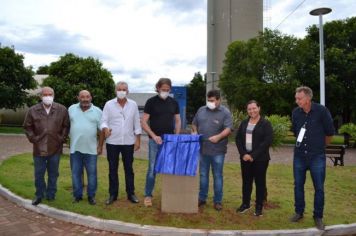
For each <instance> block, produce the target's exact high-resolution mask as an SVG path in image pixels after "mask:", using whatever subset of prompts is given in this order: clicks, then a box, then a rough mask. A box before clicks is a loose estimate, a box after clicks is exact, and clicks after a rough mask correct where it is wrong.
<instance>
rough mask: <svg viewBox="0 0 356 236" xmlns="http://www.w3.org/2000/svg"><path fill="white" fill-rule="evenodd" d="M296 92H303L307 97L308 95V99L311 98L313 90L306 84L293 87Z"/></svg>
mask: <svg viewBox="0 0 356 236" xmlns="http://www.w3.org/2000/svg"><path fill="white" fill-rule="evenodd" d="M295 92H296V93H301V92H303V93H304V94H305V95H307V96H308V97H310V99H312V98H313V90H312V89H311V88H309V87H307V86H300V87H298V88H296V89H295Z"/></svg>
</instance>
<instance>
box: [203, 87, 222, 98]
mask: <svg viewBox="0 0 356 236" xmlns="http://www.w3.org/2000/svg"><path fill="white" fill-rule="evenodd" d="M206 96H207V97H208V98H212V97H214V98H216V100H219V99H220V91H219V90H215V89H213V90H210V91H209V92H208V93H207V94H206Z"/></svg>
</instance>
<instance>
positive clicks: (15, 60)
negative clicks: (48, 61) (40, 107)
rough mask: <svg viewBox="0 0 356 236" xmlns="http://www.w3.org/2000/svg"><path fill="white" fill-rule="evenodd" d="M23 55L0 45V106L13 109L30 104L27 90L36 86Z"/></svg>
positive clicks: (31, 100) (31, 98) (30, 98)
mask: <svg viewBox="0 0 356 236" xmlns="http://www.w3.org/2000/svg"><path fill="white" fill-rule="evenodd" d="M23 59H24V57H23V55H21V54H18V53H16V52H15V50H14V48H10V47H2V46H1V45H0V108H7V109H14V110H16V108H19V107H22V106H23V105H25V104H27V105H32V104H33V102H34V100H33V96H30V95H29V92H28V90H30V89H34V88H36V85H37V83H36V81H35V79H34V78H33V71H32V68H31V67H25V66H24V63H23Z"/></svg>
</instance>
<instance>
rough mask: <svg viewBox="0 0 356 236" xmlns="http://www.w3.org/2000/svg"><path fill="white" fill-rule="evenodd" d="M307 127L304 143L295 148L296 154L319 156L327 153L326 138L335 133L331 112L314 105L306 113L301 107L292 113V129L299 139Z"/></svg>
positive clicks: (323, 107)
mask: <svg viewBox="0 0 356 236" xmlns="http://www.w3.org/2000/svg"><path fill="white" fill-rule="evenodd" d="M303 125H305V128H306V132H305V134H304V137H303V141H302V142H301V143H300V145H298V147H297V146H296V147H295V149H294V150H295V153H296V154H302V155H318V154H324V153H325V136H333V135H334V133H335V129H334V125H333V120H332V117H331V114H330V112H329V110H328V109H327V108H326V107H325V106H322V105H320V104H317V103H312V105H311V110H310V111H309V112H308V113H305V112H304V110H303V109H302V108H300V107H297V108H295V109H294V110H293V112H292V129H293V133H294V135H295V136H296V137H297V136H298V134H299V131H300V129H301V128H302V127H303Z"/></svg>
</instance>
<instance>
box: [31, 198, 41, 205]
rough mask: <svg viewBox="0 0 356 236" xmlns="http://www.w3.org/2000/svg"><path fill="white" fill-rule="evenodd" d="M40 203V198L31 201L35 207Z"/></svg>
mask: <svg viewBox="0 0 356 236" xmlns="http://www.w3.org/2000/svg"><path fill="white" fill-rule="evenodd" d="M41 202H42V198H40V197H35V198H34V199H33V200H32V205H34V206H37V205H38V204H40V203H41Z"/></svg>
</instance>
